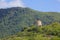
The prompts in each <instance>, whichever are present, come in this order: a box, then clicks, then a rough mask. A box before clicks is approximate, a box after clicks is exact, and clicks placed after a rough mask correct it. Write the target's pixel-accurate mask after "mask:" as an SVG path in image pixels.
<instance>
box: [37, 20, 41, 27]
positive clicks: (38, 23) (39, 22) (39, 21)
mask: <svg viewBox="0 0 60 40" xmlns="http://www.w3.org/2000/svg"><path fill="white" fill-rule="evenodd" d="M36 25H37V26H40V27H41V26H42V21H41V20H40V19H37V20H36Z"/></svg>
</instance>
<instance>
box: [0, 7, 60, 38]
mask: <svg viewBox="0 0 60 40" xmlns="http://www.w3.org/2000/svg"><path fill="white" fill-rule="evenodd" d="M36 19H40V20H41V21H42V22H43V25H45V24H50V23H53V22H60V13H56V12H39V11H36V10H33V9H30V8H20V7H15V8H8V9H0V38H2V37H6V36H10V35H13V34H16V33H17V32H21V31H24V29H25V27H29V26H31V25H34V23H35V21H36ZM32 30H34V32H35V31H36V32H39V31H38V30H36V29H35V28H34V29H32ZM44 30H46V29H44ZM30 31H31V30H28V32H30ZM40 31H42V30H40ZM54 32H55V31H54ZM42 33H43V31H42Z"/></svg>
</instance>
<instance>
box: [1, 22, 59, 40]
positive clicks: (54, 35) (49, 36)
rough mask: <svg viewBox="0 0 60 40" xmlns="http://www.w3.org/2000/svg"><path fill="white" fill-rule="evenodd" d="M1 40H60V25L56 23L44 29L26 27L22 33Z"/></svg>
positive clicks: (43, 27)
mask: <svg viewBox="0 0 60 40" xmlns="http://www.w3.org/2000/svg"><path fill="white" fill-rule="evenodd" d="M1 40H60V23H58V22H55V23H52V24H50V25H45V26H42V27H40V26H39V27H38V26H34V25H33V26H30V27H25V28H24V30H23V31H22V32H18V33H17V34H15V35H12V36H7V37H5V38H2V39H1Z"/></svg>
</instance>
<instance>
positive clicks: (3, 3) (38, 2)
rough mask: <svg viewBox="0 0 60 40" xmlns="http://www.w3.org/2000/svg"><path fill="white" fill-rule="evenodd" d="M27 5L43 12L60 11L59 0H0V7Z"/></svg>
mask: <svg viewBox="0 0 60 40" xmlns="http://www.w3.org/2000/svg"><path fill="white" fill-rule="evenodd" d="M9 7H29V8H32V9H35V10H38V11H44V12H60V0H0V8H9Z"/></svg>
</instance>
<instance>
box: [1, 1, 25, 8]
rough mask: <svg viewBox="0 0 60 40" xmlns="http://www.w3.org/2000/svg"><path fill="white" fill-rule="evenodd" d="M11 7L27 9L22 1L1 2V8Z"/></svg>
mask: <svg viewBox="0 0 60 40" xmlns="http://www.w3.org/2000/svg"><path fill="white" fill-rule="evenodd" d="M9 7H25V6H24V3H23V2H22V1H21V0H12V1H10V2H7V1H6V0H0V8H9Z"/></svg>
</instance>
